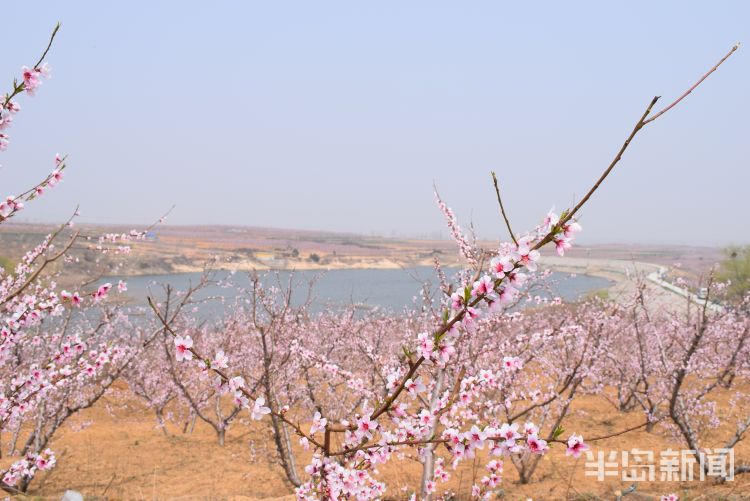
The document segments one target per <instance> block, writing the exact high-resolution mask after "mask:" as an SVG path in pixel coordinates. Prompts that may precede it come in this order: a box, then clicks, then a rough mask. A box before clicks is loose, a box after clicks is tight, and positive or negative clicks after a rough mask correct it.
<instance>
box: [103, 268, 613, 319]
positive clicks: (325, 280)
mask: <svg viewBox="0 0 750 501" xmlns="http://www.w3.org/2000/svg"><path fill="white" fill-rule="evenodd" d="M456 271H457V270H452V269H446V270H445V272H446V274H447V275H448V277H450V276H451V275H452V274H453V273H455V272H456ZM291 273H292V272H290V271H278V272H259V275H260V276H261V279H262V281H263V283H264V284H266V285H276V284H278V283H279V282H280V283H281V284H283V286H284V287H285V288H286V287H287V285H288V281H289V277H290V274H291ZM201 276H202V274H201V273H176V274H168V275H144V276H135V277H127V278H124V280H125V281H127V284H128V292H127V294H128V296H130V297H131V298H133V300H134V302H135V304H146V297H147V296H149V295H151V296H153V297H155V298H156V299H162V298H163V297H164V290H163V286H165V285H166V284H169V285H171V286H172V288H173V289H175V290H177V291H184V290H186V289H187V288H188V287H190V286H191V284H192V285H195V284H197V283H198V282H200V280H201ZM212 278H213V280H214V281H216V282H221V281H226V280H227V279H229V280H230V281H231V282H232V283H233V284H236V285H238V286H239V287H248V286H249V280H248V275H247V273H243V272H237V273H234V274H232V273H230V272H227V271H217V272H215V273H214V274H213V277H212ZM312 279H315V286H314V288H313V296H312V303H311V309H312V310H313V311H320V310H321V309H323V308H325V307H326V306H334V307H335V306H341V305H351V304H354V305H357V306H358V307H359V308H362V309H369V308H380V309H384V310H389V311H401V310H403V308H404V307H408V306H410V305H412V304H413V302H414V301H415V300H417V298H418V297H419V293H420V291H421V288H422V284H423V283H430V284H432V288H433V290H434V289H435V287H436V283H437V280H436V276H435V271H434V269H433V268H431V267H428V266H424V267H416V268H411V269H347V270H331V271H326V272H312V271H296V272H294V275H293V283H295V284H297V286H295V287H294V289H293V290H294V293H293V301H294V302H295V303H300V302H302V301H304V300H305V298H306V296H307V291H308V287H307V285H306V284H307V283H308V282H309V281H310V280H312ZM109 280H113V281H114V283H116V282H117V280H118V279H117V278H110V279H109ZM544 283H545V284H546V285H545V286H546V288H547V290H542V289H539V288H537V289H536V291H535V294H536V293H538V294H539V295H541V296H545V297H550V296H559V297H561V298H562V299H563V300H564V301H575V300H576V299H579V298H580V297H582V296H584V295H586V294H588V293H591V292H593V291H596V290H599V289H604V288H607V287H609V286H610V285H611V284H612V282H611V281H609V280H607V279H605V278H601V277H594V276H589V275H570V274H568V273H559V272H553V273H551V274H550V276H549V277H548V278H547V279H546V280H545V282H544ZM241 293H242V292H241V291H240V290H239V288H237V287H222V286H221V285H220V284H219V283H212V284H210V285H208V286H207V287H205V288H203V289H202V290H201V291H200V292H199V293H197V294H196V296H195V297H196V299H206V298H218V297H223V298H224V304H225V305H226V304H231V303H233V300H234V299H235V298H236V297H237V296H238V294H241ZM223 308H224V306H222V304H221V302H220V301H218V300H210V301H207V302H206V303H205V304H203V305H201V306H200V307H199V310H200V311H202V312H210V313H220V312H221V311H222V310H223Z"/></svg>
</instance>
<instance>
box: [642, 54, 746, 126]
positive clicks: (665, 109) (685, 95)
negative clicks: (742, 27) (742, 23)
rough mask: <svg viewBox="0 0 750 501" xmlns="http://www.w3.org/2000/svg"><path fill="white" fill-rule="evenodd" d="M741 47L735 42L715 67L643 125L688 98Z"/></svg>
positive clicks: (644, 123)
mask: <svg viewBox="0 0 750 501" xmlns="http://www.w3.org/2000/svg"><path fill="white" fill-rule="evenodd" d="M739 48H740V44H739V42H738V43H737V44H735V46H734V47H732V48H731V49H730V50H729V52H727V53H726V55H725V56H724V57H722V58H721V60H720V61H719V62H718V63H716V64H715V65H714V67H713V68H711V69H710V70H708V71H707V72H706V73H705V74H704V75H703V76H702V77H701V78H700V80H698V81H697V82H695V84H693V86H692V87H690V88H689V89H688V90H686V91H685V92H684V93H683V94H682V95H681V96H680V97H678V98H677V99H676V100H675V101H674V102H673V103H672V104H670V105H669V106H667V107H666V108H664V109H663V110H661V111H660V112H658V113H656V114H655V115H654V116H652V117H651V118H649V119H648V120H646V121H645V122H643V125H646V124H649V123H651V122H653V121H654V120H656V119H657V118H659V117H660V116H662V115H663V114H664V113H666V112H668V111H669V110H671V109H672V108H673V107H675V106H676V105H677V103H679V102H680V101H682V100H683V99H685V98H686V97H687V96H688V94H690V93H691V92H693V91H694V90H695V88H696V87H698V86H699V85H700V84H701V82H703V81H704V80H705V79H706V78H708V76H709V75H710V74H711V73H713V72H714V71H716V70H717V69H718V68H719V66H721V64H722V63H723V62H724V61H726V60H727V59H729V56H731V55H732V54H734V52H735V51H736V50H737V49H739Z"/></svg>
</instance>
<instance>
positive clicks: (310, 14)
mask: <svg viewBox="0 0 750 501" xmlns="http://www.w3.org/2000/svg"><path fill="white" fill-rule="evenodd" d="M749 5H750V4H748V3H747V2H618V3H615V2H534V3H526V2H512V3H511V2H438V1H425V2H370V3H364V2H347V1H342V2H239V1H237V2H223V1H213V2H187V1H171V2H166V1H165V2H153V1H150V2H142V1H129V2H118V3H115V2H101V1H88V2H83V1H78V2H58V1H35V2H32V3H28V2H26V3H23V2H22V3H19V2H14V3H12V4H9V5H7V6H5V7H4V9H3V17H4V23H3V25H4V26H3V30H2V31H0V40H2V46H3V58H2V61H0V78H2V79H3V80H0V82H6V83H5V87H4V88H7V87H9V85H10V81H11V80H12V77H13V76H14V75H16V74H17V73H18V70H19V68H20V66H21V65H22V64H30V63H33V61H35V60H36V58H37V56H38V55H39V53H40V51H41V49H42V48H43V46H44V44H45V43H46V39H47V36H48V34H49V31H50V30H51V28H52V26H53V25H54V23H55V22H56V21H58V20H59V21H61V22H62V25H63V26H62V29H61V31H60V34H59V37H58V40H57V41H56V44H55V46H54V47H53V49H52V52H51V54H50V56H49V63H50V65H51V66H52V68H53V78H52V80H50V81H49V82H46V83H45V84H44V85H43V88H41V89H40V91H39V93H38V95H37V96H36V97H34V98H31V99H29V98H26V97H24V98H23V99H22V101H21V105H22V106H23V110H22V112H21V113H20V114H19V115H18V117H17V119H16V121H15V123H14V125H13V127H12V128H11V129H10V131H9V133H10V134H11V137H12V143H11V146H10V148H9V150H8V151H7V152H5V153H3V154H0V163H1V164H2V165H3V168H2V169H0V191H2V192H3V193H2V195H5V194H6V193H5V192H7V193H13V192H17V191H20V190H21V189H22V188H24V189H25V188H27V187H28V186H29V185H31V184H33V182H34V181H35V180H37V179H39V178H40V177H42V176H43V175H45V174H46V173H47V172H48V171H49V170H50V168H51V166H52V164H51V159H52V157H53V156H54V154H55V153H56V152H58V151H59V152H64V153H68V154H69V156H70V162H69V163H70V169H69V171H68V173H67V177H66V179H65V182H64V183H63V185H62V186H61V187H60V189H55V192H54V193H50V195H49V196H48V197H45V199H44V200H39V201H38V202H37V203H34V204H31V205H30V206H29V208H28V209H27V210H26V211H25V214H24V218H25V219H26V220H35V221H51V220H58V221H59V220H61V219H63V217H64V214H65V213H67V212H69V211H70V210H72V208H73V207H74V205H75V204H76V203H80V204H81V211H82V213H83V219H82V220H83V221H89V222H105V223H109V222H128V223H134V224H136V223H146V222H150V221H152V220H154V219H155V218H157V217H158V216H159V215H160V214H161V213H162V212H163V211H164V210H166V208H168V207H169V206H170V205H171V204H176V205H177V208H176V210H175V212H174V213H173V215H172V217H171V218H170V221H171V222H172V223H179V224H188V223H209V224H245V225H253V226H274V227H285V228H303V229H325V230H341V231H355V232H360V233H370V232H376V233H379V234H385V235H390V234H392V233H393V232H395V233H396V234H399V235H420V234H421V235H428V234H431V233H434V232H437V231H443V222H442V219H441V216H440V214H439V212H438V211H437V209H436V207H435V204H434V202H433V198H432V182H433V180H434V181H435V182H436V183H437V185H438V187H439V188H440V190H441V192H442V195H443V197H444V198H445V199H446V200H447V201H448V202H449V204H450V205H451V206H452V207H453V209H454V210H455V211H456V213H457V214H458V215H459V216H460V218H461V220H462V221H463V222H464V223H467V222H468V220H469V219H470V218H473V220H474V222H475V225H476V226H477V227H478V229H479V232H480V234H481V235H483V236H488V237H494V236H497V235H504V232H503V227H502V224H501V221H500V220H499V219H498V216H497V208H496V202H495V199H494V193H493V190H492V187H491V184H490V177H489V171H490V170H492V169H494V170H496V171H497V172H498V175H499V177H500V180H501V183H502V185H503V188H504V193H505V198H506V200H507V208H508V211H509V213H510V215H511V218H512V221H513V223H514V226H515V228H516V229H517V230H522V229H524V228H528V227H530V226H531V225H533V224H534V223H535V222H536V221H537V220H538V219H540V218H541V217H542V216H543V215H544V214H545V213H546V211H547V210H548V209H549V207H550V206H553V205H554V206H556V207H557V208H564V207H565V206H568V205H570V204H571V203H572V202H573V201H574V199H575V197H576V196H580V195H581V194H582V193H583V192H585V191H586V189H588V187H589V185H590V184H591V182H592V181H593V180H594V179H595V178H596V176H598V174H599V172H600V171H601V170H602V169H603V167H604V166H606V164H607V163H608V162H609V161H610V159H611V157H612V156H613V154H614V152H615V151H616V149H617V148H618V147H619V145H620V144H621V142H622V140H623V139H624V137H625V136H626V134H627V133H628V132H629V130H630V129H631V127H632V125H633V123H634V122H635V120H636V119H637V117H638V116H639V115H640V114H641V112H642V110H643V109H644V107H645V105H646V104H647V102H648V101H649V100H650V98H651V97H652V96H653V95H655V94H659V95H662V96H664V97H663V100H664V102H665V104H666V102H669V101H670V100H671V99H673V98H674V97H676V96H677V95H679V94H680V93H681V92H682V91H683V90H684V89H685V88H686V87H687V86H689V85H691V84H692V83H693V82H694V81H695V80H696V79H697V78H698V77H699V76H700V75H701V74H702V73H703V72H704V71H705V70H707V69H708V68H709V67H710V66H712V65H713V64H714V63H715V62H716V61H717V60H718V59H719V58H720V57H721V56H722V55H723V54H724V53H726V52H727V50H728V49H729V48H730V47H731V46H732V45H733V44H734V43H735V42H737V41H742V42H747V43H746V46H745V47H743V48H741V49H740V51H739V52H738V53H737V54H736V55H735V56H733V57H732V58H731V59H730V60H729V61H728V62H727V64H726V65H725V66H723V67H722V68H721V69H720V70H719V71H718V72H717V73H716V74H714V75H713V76H712V77H711V78H710V79H709V80H708V81H707V82H706V83H705V84H704V85H703V86H702V87H701V88H699V90H698V91H697V92H696V93H695V94H694V95H692V96H690V97H689V98H688V99H687V100H686V101H684V102H683V103H682V104H681V105H680V107H679V108H678V109H675V110H673V111H672V112H670V113H669V114H668V115H666V116H665V117H664V118H663V119H660V120H659V121H657V122H656V123H654V124H653V125H652V126H650V127H649V128H648V129H647V130H646V131H645V132H644V133H643V135H642V136H640V137H638V138H637V140H636V142H635V143H634V144H633V146H632V149H631V150H630V151H629V152H628V153H627V154H626V156H625V158H624V160H623V162H622V163H621V165H620V166H619V167H618V170H617V171H616V172H615V173H614V175H613V176H612V178H611V179H610V180H609V181H608V182H607V184H606V185H605V186H604V188H603V189H602V190H601V191H600V192H599V193H597V195H596V196H595V197H594V198H593V200H592V201H591V203H590V205H589V206H588V208H586V209H585V210H584V212H583V217H582V219H581V223H582V225H583V226H584V230H585V232H584V235H585V241H587V242H644V243H683V244H693V243H694V244H703V245H724V244H727V243H730V242H736V243H741V242H748V241H750V223H748V222H747V217H748V206H749V205H750V204H749V203H748V196H747V191H748V186H750V174H749V171H748V149H750V146H749V145H750V140H749V139H750V138H749V137H748V132H749V131H750V129H749V128H748V122H747V121H748V117H749V116H750V97H749V95H748V89H750V37H748V35H749V34H750V7H749ZM443 233H444V234H446V232H445V231H443ZM582 238H584V237H583V236H582Z"/></svg>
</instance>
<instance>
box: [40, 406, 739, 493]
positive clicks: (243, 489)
mask: <svg viewBox="0 0 750 501" xmlns="http://www.w3.org/2000/svg"><path fill="white" fill-rule="evenodd" d="M574 408H575V410H574V412H573V413H572V414H571V415H570V418H569V419H566V421H565V422H564V427H565V428H566V430H570V431H571V432H572V431H580V432H582V433H583V434H584V435H585V436H587V437H594V436H597V435H600V436H601V435H606V434H610V433H613V432H617V431H620V430H624V429H627V428H629V427H632V426H635V425H638V424H640V423H641V422H642V421H643V418H642V416H640V415H639V413H638V412H631V413H627V414H621V413H619V412H618V411H616V410H615V409H614V407H613V406H612V405H611V404H609V403H608V402H607V401H606V400H605V399H604V398H602V397H601V396H587V397H583V398H581V399H579V400H578V401H576V402H575V404H574ZM720 409H721V410H720V414H722V416H720V417H728V415H725V414H726V413H728V412H729V411H730V406H729V405H728V402H726V401H723V405H721V406H720ZM89 422H90V423H91V424H90V426H88V427H85V428H83V429H79V428H80V425H81V424H82V423H89ZM71 424H73V425H74V426H67V427H65V428H64V429H63V430H62V431H61V432H60V433H59V436H57V437H56V439H55V440H54V442H53V444H52V446H53V447H54V449H55V450H56V451H57V453H58V455H59V465H58V466H57V467H56V468H55V469H54V470H53V471H51V472H48V473H42V474H40V475H39V476H38V477H37V479H35V480H34V483H33V484H32V486H31V490H30V492H29V495H30V497H31V498H34V499H59V498H60V496H61V495H62V493H63V492H64V491H65V490H66V489H75V490H78V491H80V492H82V493H83V494H84V495H86V497H87V499H94V498H98V499H103V498H109V499H234V500H240V499H256V498H264V499H278V498H283V499H292V498H290V497H288V496H289V495H290V493H291V492H292V490H291V486H290V485H289V484H288V483H287V482H286V480H285V478H284V475H283V471H282V469H281V467H280V466H279V465H278V464H277V463H276V462H275V460H274V457H275V455H274V451H273V445H272V441H271V436H270V431H269V429H268V428H266V426H265V425H263V424H261V423H258V422H253V423H252V424H251V425H250V426H248V425H246V424H241V423H238V424H236V425H235V426H233V427H232V428H231V429H230V430H229V433H228V436H227V443H226V445H225V446H224V447H220V446H219V445H218V443H217V441H216V437H215V435H214V433H213V431H212V430H211V429H210V428H208V427H207V426H204V425H201V424H200V423H199V424H197V425H196V427H195V429H194V431H193V432H192V433H191V434H184V433H182V429H181V426H178V425H170V426H169V428H168V434H166V435H165V434H164V433H162V431H161V430H159V429H158V428H157V427H156V426H155V419H154V418H153V414H151V413H150V412H149V411H148V410H146V409H143V408H141V407H140V405H138V404H137V403H132V402H131V403H130V404H129V405H128V406H127V407H126V408H124V407H122V405H121V403H119V402H116V401H114V400H112V398H111V397H109V398H107V399H105V400H103V401H100V402H99V403H98V404H97V405H96V406H95V407H94V408H92V409H89V410H87V411H85V412H83V413H81V414H80V415H79V416H78V417H76V418H75V421H74V422H73V423H71ZM656 431H657V433H648V432H646V431H644V430H642V429H641V430H638V431H634V432H631V433H628V434H626V435H622V436H618V437H615V438H610V439H606V440H602V441H599V442H596V443H595V444H592V445H593V446H594V451H600V450H601V451H604V452H605V453H608V452H609V451H611V450H615V451H623V450H626V451H630V450H631V449H633V448H638V449H642V450H653V451H654V453H655V461H656V478H657V479H658V478H659V468H658V461H659V454H660V451H663V450H666V449H668V448H672V449H674V450H680V449H682V448H683V446H682V445H681V443H679V442H678V441H676V440H667V439H666V438H664V437H665V434H664V432H663V430H660V429H657V430H656ZM730 434H731V433H730V430H729V428H728V427H726V428H721V429H718V430H714V431H713V432H712V433H711V435H710V436H708V437H706V445H707V446H711V447H716V446H718V444H719V443H721V442H722V441H723V440H726V438H727V437H728V436H729V435H730ZM566 435H567V433H566ZM297 452H298V455H299V458H300V462H301V463H303V464H304V461H306V460H307V458H308V457H309V456H308V455H307V454H306V453H304V452H303V451H297ZM563 452H564V448H563V447H562V446H561V445H560V444H556V445H555V446H554V447H553V450H552V452H551V453H549V454H548V455H547V456H545V457H544V458H543V460H542V461H541V463H540V466H539V468H538V471H537V472H536V473H535V474H534V478H533V481H532V482H531V483H529V484H527V485H521V484H518V483H517V478H518V476H517V474H516V472H515V470H514V468H513V466H512V464H511V463H510V462H509V461H506V463H505V475H504V481H503V491H504V495H505V497H504V498H505V499H527V498H533V499H539V500H542V499H580V500H583V499H591V500H594V499H606V500H613V499H616V498H617V495H618V493H620V492H621V491H623V490H625V489H627V488H628V487H629V486H630V485H632V484H633V482H630V481H623V480H622V479H621V478H609V477H608V478H607V479H606V481H603V482H602V481H598V480H597V479H596V478H594V477H591V476H586V471H587V467H586V465H585V459H584V458H581V459H578V460H574V459H572V458H568V457H565V455H564V453H563ZM735 456H736V459H735V462H736V464H740V463H741V462H742V459H743V458H745V459H747V460H750V444H746V443H740V444H739V445H738V447H737V448H736V449H735ZM481 469H482V466H481V465H480V464H479V463H477V468H476V470H475V468H473V465H472V462H471V461H467V462H466V463H465V464H463V465H462V466H461V467H460V468H459V469H458V470H457V471H456V472H454V473H453V475H452V479H451V480H450V481H449V482H448V483H447V484H444V485H441V486H440V487H441V488H446V489H450V490H452V491H453V492H455V493H456V494H457V495H458V497H459V499H468V492H469V489H470V486H471V483H472V477H473V476H476V475H478V476H480V477H481V475H483V472H482V471H481ZM588 470H589V471H590V472H592V471H593V469H591V468H588ZM420 471H421V470H420V465H419V464H418V463H417V462H416V461H415V460H413V459H408V458H406V459H404V460H402V461H398V462H395V463H393V464H390V465H388V467H386V468H383V469H382V470H381V472H380V475H381V477H382V478H384V479H386V480H387V481H388V482H389V484H390V485H391V486H392V488H391V490H390V491H389V492H388V496H389V498H390V499H404V498H406V497H407V493H408V492H409V491H410V490H411V489H413V488H414V487H415V486H416V483H417V482H418V479H419V475H420ZM615 471H616V472H618V474H621V470H620V469H616V470H615ZM635 486H636V490H635V492H633V493H631V494H629V495H628V496H627V497H625V498H624V499H626V500H645V499H658V496H660V495H661V494H664V493H671V492H675V493H677V494H679V495H680V496H681V499H750V475H740V476H738V477H736V479H735V480H734V481H732V482H727V483H724V484H722V485H717V484H715V483H713V482H711V481H704V482H636V483H635ZM285 496H286V497H285Z"/></svg>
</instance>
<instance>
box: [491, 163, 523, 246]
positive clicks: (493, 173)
mask: <svg viewBox="0 0 750 501" xmlns="http://www.w3.org/2000/svg"><path fill="white" fill-rule="evenodd" d="M491 174H492V183H493V184H494V185H495V193H496V194H497V203H498V204H500V213H501V214H502V215H503V219H504V220H505V226H506V227H507V228H508V233H510V238H512V239H513V243H514V244H516V247H518V241H517V240H516V236H515V235H514V234H513V230H512V229H510V221H508V216H507V215H506V214H505V207H503V199H502V198H501V197H500V188H499V187H498V186H497V176H496V175H495V171H492V172H491Z"/></svg>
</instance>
